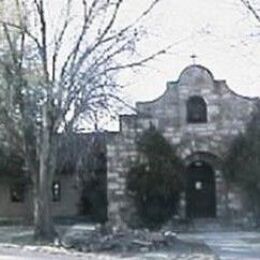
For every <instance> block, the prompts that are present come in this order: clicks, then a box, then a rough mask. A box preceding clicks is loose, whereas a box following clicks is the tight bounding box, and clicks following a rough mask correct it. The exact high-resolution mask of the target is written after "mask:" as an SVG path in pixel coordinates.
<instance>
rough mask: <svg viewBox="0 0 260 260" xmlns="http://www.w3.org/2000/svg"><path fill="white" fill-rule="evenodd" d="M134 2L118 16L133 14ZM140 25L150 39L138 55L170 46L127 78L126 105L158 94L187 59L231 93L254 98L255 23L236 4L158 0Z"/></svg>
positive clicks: (259, 91)
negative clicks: (192, 56) (226, 86)
mask: <svg viewBox="0 0 260 260" xmlns="http://www.w3.org/2000/svg"><path fill="white" fill-rule="evenodd" d="M140 2H141V1H140V0H130V1H129V6H128V8H126V10H127V15H126V16H124V17H131V15H134V14H136V12H138V10H139V9H140V4H139V3H140ZM145 2H147V1H146V0H142V2H141V3H142V4H145ZM145 22H146V23H145V24H146V26H147V28H148V30H149V35H150V36H149V37H148V38H147V39H144V43H143V45H141V47H140V50H141V52H142V53H143V54H146V53H150V52H152V51H153V50H156V49H160V48H162V47H163V46H167V45H168V44H171V43H174V44H175V45H174V46H173V48H172V49H171V51H170V52H169V53H168V54H167V55H165V56H163V57H162V56H161V57H159V58H157V59H156V61H154V62H152V63H150V64H149V66H148V68H146V69H141V70H140V71H139V72H138V73H137V75H135V76H134V77H133V78H131V79H129V78H128V79H127V80H128V81H129V83H131V84H132V85H131V86H130V87H128V88H127V90H126V91H125V95H126V96H127V99H128V100H129V101H130V102H134V101H137V100H151V99H153V98H156V97H157V96H158V95H160V94H162V92H163V91H164V90H165V87H166V82H167V81H172V80H177V79H178V76H179V74H180V73H181V71H182V70H183V69H184V68H185V67H186V66H188V65H190V64H191V63H192V59H191V58H190V56H191V55H192V54H196V55H197V56H198V58H197V61H196V62H197V63H198V64H201V65H204V66H206V67H207V68H208V69H210V70H211V72H212V73H213V75H214V77H215V78H216V79H226V81H227V84H228V85H229V87H230V88H232V89H233V90H234V91H236V92H237V93H239V94H242V95H247V96H260V24H258V23H257V21H256V20H255V18H254V17H253V16H252V15H251V14H249V13H248V11H247V10H246V9H245V7H244V6H243V5H242V4H241V3H240V1H239V0H162V2H161V3H160V4H159V5H158V6H157V8H156V9H155V10H154V11H153V13H152V14H151V16H150V18H149V19H147V20H146V21H145Z"/></svg>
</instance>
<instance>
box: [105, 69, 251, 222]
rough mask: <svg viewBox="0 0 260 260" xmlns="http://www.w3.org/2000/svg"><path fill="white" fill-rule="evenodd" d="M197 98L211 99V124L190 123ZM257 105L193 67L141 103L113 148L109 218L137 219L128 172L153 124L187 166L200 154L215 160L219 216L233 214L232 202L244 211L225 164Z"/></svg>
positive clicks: (126, 119) (122, 120)
mask: <svg viewBox="0 0 260 260" xmlns="http://www.w3.org/2000/svg"><path fill="white" fill-rule="evenodd" d="M192 96H200V97H202V98H203V99H204V100H205V102H206V104H207V122H206V123H198V124H194V123H192V124H191V123H187V121H186V113H187V110H186V102H187V100H188V99H189V98H190V97H192ZM254 102H255V100H254V99H250V98H247V97H242V96H239V95H237V94H236V93H234V92H233V91H232V90H230V89H229V88H228V86H227V84H226V82H225V81H223V80H221V81H219V80H214V78H213V75H212V74H211V72H210V71H209V70H208V69H206V68H204V67H202V66H199V65H192V66H189V67H187V68H186V69H184V70H183V72H182V73H181V75H180V77H179V80H178V81H176V82H169V83H168V84H167V90H166V91H165V93H164V94H163V95H162V96H161V97H159V98H158V99H156V100H154V101H152V102H143V103H137V114H136V115H130V116H121V118H120V132H118V133H117V134H115V135H114V137H113V138H110V140H109V142H108V143H107V161H108V214H109V219H110V220H111V221H112V222H114V223H117V224H124V223H127V222H128V219H129V218H130V216H131V210H133V209H132V205H131V203H130V201H129V199H128V198H127V194H126V186H125V183H126V173H127V172H128V170H129V166H130V164H131V162H133V161H134V160H135V158H136V156H137V152H136V146H135V140H136V137H137V136H138V135H139V134H141V133H142V132H143V131H144V130H145V129H147V128H148V127H149V125H150V124H151V123H152V124H153V125H154V126H155V127H156V128H157V129H158V130H159V131H160V132H161V133H162V134H163V135H164V137H165V138H166V139H167V140H168V141H169V142H170V143H171V144H172V145H174V146H176V147H177V152H178V154H179V156H180V157H181V158H183V160H184V161H187V162H188V158H192V157H194V156H195V157H196V154H199V155H200V159H203V160H206V161H207V160H208V159H207V158H211V162H210V163H211V165H212V166H213V169H214V172H215V181H216V199H217V217H224V216H225V214H227V212H226V208H227V203H229V204H230V205H231V206H232V205H236V207H238V206H237V205H239V203H238V200H239V198H238V194H235V193H232V194H233V195H232V196H228V194H226V191H227V189H226V185H225V181H224V179H223V174H222V171H223V169H222V166H221V159H222V158H223V157H224V156H225V153H226V151H227V149H228V144H229V143H230V142H231V141H232V139H233V138H234V137H235V136H236V135H237V134H238V133H239V132H241V131H244V129H245V125H246V123H247V122H248V120H249V119H250V115H251V113H252V111H253V109H254ZM230 197H231V198H230ZM238 210H240V209H238ZM180 215H183V217H185V194H184V195H183V196H182V201H181V203H180Z"/></svg>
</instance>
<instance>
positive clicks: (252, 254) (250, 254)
mask: <svg viewBox="0 0 260 260" xmlns="http://www.w3.org/2000/svg"><path fill="white" fill-rule="evenodd" d="M178 237H179V238H181V239H183V240H186V241H192V240H200V241H203V242H204V243H205V244H207V245H208V246H209V247H210V248H211V249H212V250H213V252H215V253H216V255H218V256H219V258H220V259H221V260H256V259H257V260H259V259H260V232H259V233H258V232H241V231H240V232H210V233H207V232H205V233H196V234H179V235H178Z"/></svg>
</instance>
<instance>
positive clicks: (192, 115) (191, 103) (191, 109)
mask: <svg viewBox="0 0 260 260" xmlns="http://www.w3.org/2000/svg"><path fill="white" fill-rule="evenodd" d="M186 105H187V122H188V123H206V122H207V104H206V102H205V101H204V99H203V98H202V97H199V96H193V97H190V98H189V99H188V101H187V104H186Z"/></svg>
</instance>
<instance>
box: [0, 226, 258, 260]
mask: <svg viewBox="0 0 260 260" xmlns="http://www.w3.org/2000/svg"><path fill="white" fill-rule="evenodd" d="M31 235H32V230H31V228H30V227H0V259H1V260H43V259H48V260H61V259H62V260H82V259H84V260H99V259H102V260H118V259H124V260H166V259H167V260H171V259H172V260H175V259H180V260H193V259H194V260H195V259H196V260H210V259H214V257H213V256H210V255H205V254H202V253H196V252H186V253H184V252H180V253H177V252H152V253H150V252H140V253H138V254H132V255H130V254H127V255H124V254H121V255H106V254H87V253H81V252H75V251H72V250H66V249H63V248H56V247H48V246H44V247H39V246H33V245H31V246H28V245H26V241H25V240H24V238H26V237H27V236H31ZM19 237H20V238H23V239H22V240H23V243H21V240H20V239H18V240H17V238H19ZM14 238H16V239H14ZM178 238H180V239H182V240H185V241H188V242H189V241H193V242H196V241H200V242H203V243H205V244H207V245H208V246H209V247H210V248H211V249H212V250H213V251H214V252H215V254H217V255H218V256H219V258H220V259H221V260H256V259H257V260H259V259H260V232H259V233H257V232H210V233H209V232H208V233H206V232H205V233H186V234H185V233H183V234H178ZM14 241H17V242H18V241H20V245H15V244H13V242H14Z"/></svg>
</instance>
